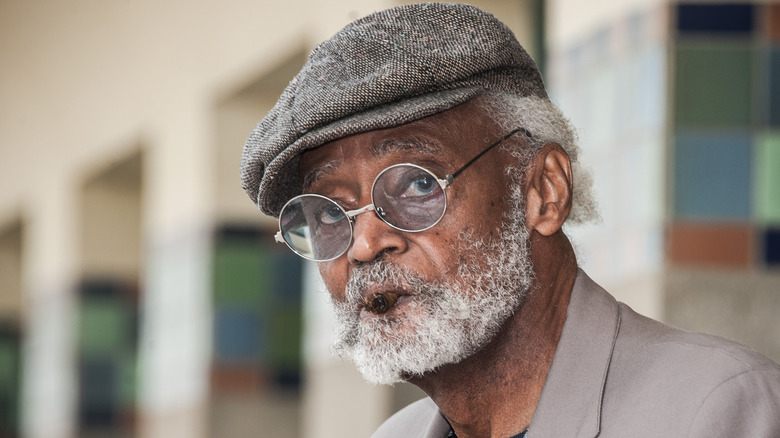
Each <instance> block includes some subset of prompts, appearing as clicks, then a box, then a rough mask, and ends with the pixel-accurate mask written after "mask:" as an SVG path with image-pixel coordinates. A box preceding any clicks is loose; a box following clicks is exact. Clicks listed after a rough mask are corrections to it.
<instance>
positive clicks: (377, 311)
mask: <svg viewBox="0 0 780 438" xmlns="http://www.w3.org/2000/svg"><path fill="white" fill-rule="evenodd" d="M405 296H407V294H406V293H404V292H403V291H393V290H386V291H381V292H375V293H369V294H367V295H365V296H364V297H363V300H362V302H360V304H358V310H360V311H363V310H365V311H366V312H369V313H373V314H374V315H382V314H385V313H387V312H388V311H390V309H392V308H393V307H394V306H395V305H396V304H397V303H398V301H399V299H400V298H403V297H405Z"/></svg>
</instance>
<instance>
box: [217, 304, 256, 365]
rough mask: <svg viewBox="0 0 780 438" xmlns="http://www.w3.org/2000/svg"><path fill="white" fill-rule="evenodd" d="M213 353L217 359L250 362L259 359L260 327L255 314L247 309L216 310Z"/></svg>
mask: <svg viewBox="0 0 780 438" xmlns="http://www.w3.org/2000/svg"><path fill="white" fill-rule="evenodd" d="M215 330H216V333H215V336H214V338H215V342H216V346H215V352H216V356H217V358H218V359H222V360H228V361H231V360H237V361H252V360H255V359H257V358H258V357H259V355H260V351H259V350H261V349H262V346H261V336H260V335H261V332H260V330H261V327H260V322H259V318H258V316H257V314H256V313H255V312H254V311H252V310H248V309H230V308H222V309H218V310H217V316H216V324H215Z"/></svg>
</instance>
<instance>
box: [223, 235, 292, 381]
mask: <svg viewBox="0 0 780 438" xmlns="http://www.w3.org/2000/svg"><path fill="white" fill-rule="evenodd" d="M271 240H272V239H269V238H268V234H267V233H266V232H263V231H262V230H258V229H254V228H240V227H224V228H222V229H221V230H219V231H218V233H217V235H216V238H215V246H214V309H215V324H214V331H215V333H214V343H215V345H214V354H215V358H214V360H215V367H214V370H213V373H212V377H213V380H214V384H215V386H216V387H217V389H222V390H234V389H243V390H253V389H259V385H261V384H264V383H272V384H275V385H277V386H282V387H290V386H291V387H297V386H298V385H299V383H300V368H301V351H300V350H301V331H302V321H301V275H302V274H301V271H302V264H301V259H300V258H299V257H297V256H295V255H294V254H292V253H290V252H289V251H285V250H284V248H277V247H274V246H270V245H269V244H268V243H266V242H268V241H271Z"/></svg>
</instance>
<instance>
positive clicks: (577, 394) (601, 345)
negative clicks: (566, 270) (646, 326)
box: [528, 270, 620, 438]
mask: <svg viewBox="0 0 780 438" xmlns="http://www.w3.org/2000/svg"><path fill="white" fill-rule="evenodd" d="M619 326H620V314H619V310H618V304H617V301H615V299H614V298H613V297H612V296H611V295H609V294H608V293H607V292H606V291H605V290H604V289H602V288H601V287H600V286H599V285H597V284H596V283H594V282H593V280H591V279H590V278H589V277H588V276H587V275H586V274H585V273H584V272H583V271H581V270H580V271H579V273H578V274H577V279H576V281H575V283H574V288H573V290H572V296H571V301H570V302H569V307H568V309H567V314H566V323H565V324H564V326H563V332H562V334H561V339H560V341H559V343H558V347H557V349H556V351H555V357H554V358H553V363H552V367H551V368H550V372H549V373H548V374H547V380H546V381H545V384H544V389H543V390H542V395H541V397H540V398H539V403H538V404H537V406H536V411H535V412H534V416H533V419H532V420H531V426H530V428H529V431H528V437H529V438H536V437H564V436H565V437H580V438H585V437H588V438H592V437H595V436H597V435H598V433H599V428H600V422H601V401H602V397H603V394H604V386H605V384H606V379H607V371H608V370H609V364H610V360H611V358H612V351H613V349H614V347H615V340H616V338H617V333H618V329H619Z"/></svg>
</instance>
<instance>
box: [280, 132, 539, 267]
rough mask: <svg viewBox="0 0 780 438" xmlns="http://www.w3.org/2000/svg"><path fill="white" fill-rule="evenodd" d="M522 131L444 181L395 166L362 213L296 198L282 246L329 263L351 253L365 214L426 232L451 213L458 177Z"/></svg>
mask: <svg viewBox="0 0 780 438" xmlns="http://www.w3.org/2000/svg"><path fill="white" fill-rule="evenodd" d="M518 132H523V133H525V134H526V136H529V137H530V134H528V133H527V132H526V131H525V130H524V129H515V130H514V131H512V132H510V133H508V134H506V135H505V136H503V137H502V138H501V139H500V140H498V141H497V142H495V143H493V144H491V145H490V146H488V147H487V148H485V149H484V150H483V151H482V152H480V153H479V154H478V155H477V156H476V157H474V158H472V159H471V160H470V161H469V162H468V163H466V164H465V165H463V166H462V167H461V168H460V169H458V170H457V171H455V172H453V173H452V174H449V175H447V176H446V177H445V178H444V179H440V178H437V177H436V175H434V174H433V172H431V171H429V170H428V169H425V168H424V167H421V166H418V165H416V164H411V163H402V164H395V165H392V166H390V167H388V168H386V169H384V170H383V171H381V172H379V175H377V176H376V178H375V179H374V183H373V185H372V186H371V204H368V205H366V206H365V207H362V208H359V209H357V210H345V209H344V208H342V207H341V206H340V205H339V204H337V203H336V202H335V201H333V200H332V199H329V198H327V197H325V196H322V195H317V194H303V195H299V196H296V197H294V198H292V199H291V200H289V201H288V202H287V203H286V204H285V205H284V207H282V210H281V212H280V214H279V232H278V233H276V241H277V242H284V243H286V244H287V246H288V247H290V249H291V250H293V251H294V252H295V253H296V254H298V255H299V256H301V257H303V258H306V259H309V260H314V261H317V262H324V261H329V260H333V259H336V258H338V257H340V256H341V255H342V254H344V253H345V252H346V251H347V249H348V248H349V246H350V245H351V244H352V233H353V230H352V227H353V221H354V218H355V216H357V215H359V214H363V213H366V212H369V211H373V212H374V213H375V214H376V215H377V217H379V219H381V220H382V221H383V222H385V223H386V224H388V225H389V226H391V227H393V228H395V229H397V230H401V231H406V232H420V231H425V230H427V229H429V228H431V227H433V226H434V225H436V224H437V223H439V221H440V220H441V218H442V217H444V212H445V211H446V210H447V196H446V193H445V189H446V188H447V187H449V185H450V184H452V181H453V180H454V179H455V177H456V176H458V175H459V174H460V173H461V172H463V171H464V170H465V169H466V168H467V167H468V166H470V165H471V164H472V163H473V162H475V161H476V160H477V159H478V158H479V157H481V156H482V155H484V154H485V153H486V152H487V151H489V150H490V149H492V148H493V147H495V146H497V145H499V144H501V143H502V142H503V141H504V140H506V139H507V138H509V137H511V136H512V135H514V134H516V133H518Z"/></svg>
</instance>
